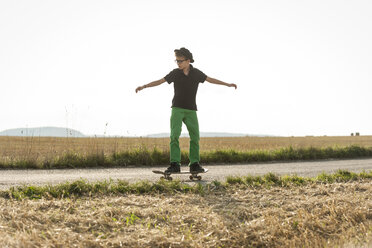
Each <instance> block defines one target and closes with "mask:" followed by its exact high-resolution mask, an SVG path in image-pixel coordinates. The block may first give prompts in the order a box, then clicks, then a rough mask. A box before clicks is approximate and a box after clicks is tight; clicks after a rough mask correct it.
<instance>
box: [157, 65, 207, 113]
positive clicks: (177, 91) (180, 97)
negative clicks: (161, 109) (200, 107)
mask: <svg viewBox="0 0 372 248" xmlns="http://www.w3.org/2000/svg"><path fill="white" fill-rule="evenodd" d="M164 79H165V80H166V81H167V82H168V83H169V84H170V83H172V82H174V97H173V100H172V107H178V108H184V109H190V110H197V108H196V93H197V91H198V86H199V83H204V81H205V80H206V79H207V75H205V74H204V73H203V72H202V71H200V70H198V69H197V68H194V67H193V66H192V65H190V72H189V75H187V76H186V75H185V73H183V71H182V70H180V69H174V70H173V71H171V72H170V73H168V75H166V76H165V77H164Z"/></svg>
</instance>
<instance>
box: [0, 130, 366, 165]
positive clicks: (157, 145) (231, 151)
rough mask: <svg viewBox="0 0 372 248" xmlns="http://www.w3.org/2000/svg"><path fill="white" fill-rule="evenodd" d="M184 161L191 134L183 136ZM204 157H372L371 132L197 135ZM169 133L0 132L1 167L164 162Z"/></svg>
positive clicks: (213, 159) (208, 159)
mask: <svg viewBox="0 0 372 248" xmlns="http://www.w3.org/2000/svg"><path fill="white" fill-rule="evenodd" d="M180 147H181V151H182V163H187V162H188V161H187V160H188V159H187V157H188V149H189V139H188V138H181V139H180ZM200 154H201V160H202V163H206V164H213V163H220V164H221V163H222V164H223V163H250V162H265V161H273V160H277V161H283V160H312V159H329V158H333V159H335V158H336V159H343V158H358V157H372V136H354V137H350V136H347V137H235V138H227V137H226V138H201V140H200ZM168 163H169V138H52V137H0V168H35V169H36V168H45V169H47V168H77V167H97V166H100V167H112V166H128V165H131V166H141V165H147V166H151V165H165V164H168Z"/></svg>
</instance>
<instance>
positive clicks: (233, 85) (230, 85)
mask: <svg viewBox="0 0 372 248" xmlns="http://www.w3.org/2000/svg"><path fill="white" fill-rule="evenodd" d="M229 87H235V89H237V88H238V86H237V85H236V84H229Z"/></svg>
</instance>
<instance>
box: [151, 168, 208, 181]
mask: <svg viewBox="0 0 372 248" xmlns="http://www.w3.org/2000/svg"><path fill="white" fill-rule="evenodd" d="M152 172H153V173H155V174H161V175H163V176H162V177H160V179H166V180H169V181H172V179H173V178H172V177H171V175H172V174H191V175H190V180H194V179H196V180H198V181H200V180H201V179H202V177H201V176H199V175H198V174H202V173H206V172H208V169H204V171H202V172H190V171H181V172H170V173H166V172H165V171H160V170H153V171H152Z"/></svg>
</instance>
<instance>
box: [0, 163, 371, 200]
mask: <svg viewBox="0 0 372 248" xmlns="http://www.w3.org/2000/svg"><path fill="white" fill-rule="evenodd" d="M371 179H372V171H370V172H365V171H364V172H361V173H354V172H349V171H346V170H338V171H337V172H336V173H334V174H326V173H322V174H319V175H318V176H317V177H313V178H309V177H299V176H297V175H292V176H287V175H286V176H278V175H276V174H273V173H268V174H265V175H263V176H251V175H248V176H244V177H238V176H234V177H227V179H226V182H224V183H221V182H219V181H213V182H211V183H209V184H206V185H202V184H195V185H194V186H191V185H189V184H186V183H182V182H180V181H179V180H175V181H167V180H159V181H157V182H149V181H139V182H137V183H132V184H130V183H128V182H127V181H123V180H117V181H114V180H106V181H101V182H88V181H86V180H84V179H81V180H78V181H74V182H66V183H62V184H58V185H45V186H27V185H25V186H18V187H12V188H10V189H9V190H5V191H0V196H2V197H4V198H11V199H18V200H21V199H24V198H29V199H41V198H69V197H86V196H88V197H92V196H101V195H123V194H159V193H160V194H174V193H194V194H199V195H204V194H207V193H209V192H210V191H211V190H217V189H218V190H226V188H229V187H232V186H233V185H240V186H243V187H244V186H245V187H273V186H277V187H291V186H306V185H309V184H314V183H315V184H316V183H344V182H352V181H360V180H371Z"/></svg>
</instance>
